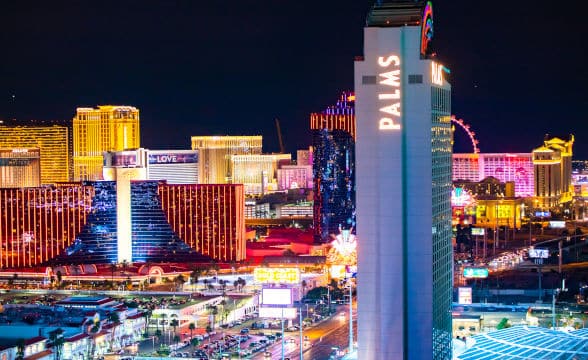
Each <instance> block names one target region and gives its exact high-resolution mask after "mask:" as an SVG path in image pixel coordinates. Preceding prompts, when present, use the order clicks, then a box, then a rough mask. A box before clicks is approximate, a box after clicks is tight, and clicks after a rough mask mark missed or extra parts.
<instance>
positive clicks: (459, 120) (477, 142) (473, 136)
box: [451, 115, 480, 154]
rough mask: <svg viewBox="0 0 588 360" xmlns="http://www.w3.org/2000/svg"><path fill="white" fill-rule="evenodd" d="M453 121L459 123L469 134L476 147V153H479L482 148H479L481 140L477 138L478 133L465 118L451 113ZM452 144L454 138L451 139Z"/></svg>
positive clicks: (453, 128) (473, 145) (453, 129)
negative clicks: (459, 117)
mask: <svg viewBox="0 0 588 360" xmlns="http://www.w3.org/2000/svg"><path fill="white" fill-rule="evenodd" d="M451 122H452V123H453V124H457V125H459V126H460V127H461V128H462V129H463V130H464V131H465V132H466V134H468V136H469V138H470V141H471V142H472V147H473V148H474V154H478V153H479V152H480V149H479V148H478V144H479V141H478V139H476V133H475V132H474V131H472V129H470V126H469V125H468V124H466V123H465V122H464V121H463V119H458V118H456V117H455V115H451ZM451 130H452V131H453V133H455V125H453V126H452V127H451ZM451 145H453V138H452V139H451Z"/></svg>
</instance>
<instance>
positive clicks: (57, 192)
mask: <svg viewBox="0 0 588 360" xmlns="http://www.w3.org/2000/svg"><path fill="white" fill-rule="evenodd" d="M0 244H1V247H0V266H3V267H9V268H18V267H30V266H35V265H39V264H85V263H94V264H109V263H117V262H121V261H127V262H129V263H131V262H207V261H210V259H211V258H213V259H215V260H218V261H240V260H243V259H244V257H245V220H244V193H243V185H168V184H167V183H165V182H161V181H133V180H131V179H130V178H129V177H124V178H123V179H122V180H121V179H117V181H98V182H84V183H69V184H60V185H58V186H50V187H49V186H48V187H40V188H26V189H22V188H21V189H0Z"/></svg>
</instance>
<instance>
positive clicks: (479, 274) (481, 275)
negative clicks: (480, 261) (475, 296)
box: [463, 267, 488, 279]
mask: <svg viewBox="0 0 588 360" xmlns="http://www.w3.org/2000/svg"><path fill="white" fill-rule="evenodd" d="M463 277H464V278H466V279H485V278H487V277H488V269H487V268H474V267H466V268H463Z"/></svg>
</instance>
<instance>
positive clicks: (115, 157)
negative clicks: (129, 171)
mask: <svg viewBox="0 0 588 360" xmlns="http://www.w3.org/2000/svg"><path fill="white" fill-rule="evenodd" d="M137 165H138V162H137V154H136V153H134V152H133V153H132V154H128V153H126V154H125V153H114V154H112V164H111V166H115V167H125V166H137Z"/></svg>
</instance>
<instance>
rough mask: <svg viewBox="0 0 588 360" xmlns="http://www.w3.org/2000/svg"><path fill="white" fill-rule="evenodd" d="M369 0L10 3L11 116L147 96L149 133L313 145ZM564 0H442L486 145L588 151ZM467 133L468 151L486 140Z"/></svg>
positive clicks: (461, 78)
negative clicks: (546, 143)
mask: <svg viewBox="0 0 588 360" xmlns="http://www.w3.org/2000/svg"><path fill="white" fill-rule="evenodd" d="M372 3H373V1H371V0H370V1H366V0H355V1H353V0H337V1H333V0H298V1H293V0H292V1H286V0H283V1H277V0H273V1H270V0H267V1H263V0H255V1H253V0H251V1H232V0H231V1H218V0H217V1H214V0H213V1H207V2H205V1H200V0H193V1H191V0H184V1H171V0H160V1H150V0H138V1H126V0H118V1H107V0H94V1H90V0H87V1H71V2H69V1H17V0H6V1H2V2H1V3H0V119H2V118H4V119H7V118H17V119H20V120H27V119H71V118H72V117H73V115H74V114H75V108H76V107H78V106H92V107H94V106H96V105H98V104H116V105H133V106H137V107H138V108H139V109H140V110H141V131H142V145H143V146H144V147H147V148H151V149H165V148H189V147H190V138H189V137H190V135H216V134H234V135H237V134H259V133H261V134H262V135H263V136H264V150H265V151H266V152H272V151H278V149H279V147H278V143H277V136H276V131H275V126H274V118H276V117H277V118H279V119H280V122H281V126H282V131H283V134H284V141H285V143H286V147H287V150H288V151H295V150H296V149H297V148H303V147H307V146H308V145H309V144H310V137H309V135H310V132H309V130H308V127H309V125H308V124H309V120H308V119H309V113H310V112H312V111H320V110H322V109H323V108H325V107H327V106H328V105H331V104H333V103H334V102H335V101H336V100H337V98H338V97H339V94H340V92H341V91H342V90H351V89H352V88H353V58H354V56H357V55H362V47H363V42H362V41H363V40H362V35H363V30H362V28H363V25H364V24H365V18H366V14H367V12H368V10H369V8H370V6H371V4H372ZM571 5H572V4H571V3H570V5H564V3H557V2H526V1H525V2H522V1H520V2H513V1H500V2H492V1H486V2H479V1H465V0H445V1H437V2H434V13H435V18H434V21H435V23H434V24H435V25H434V26H435V43H434V46H435V48H436V51H437V54H438V59H439V60H440V61H441V62H443V63H444V64H446V65H447V66H448V67H449V68H450V69H451V77H450V79H449V80H450V82H451V83H452V85H453V106H452V108H453V113H454V114H456V115H457V116H458V117H459V118H463V119H464V120H465V121H466V122H467V123H469V124H470V125H471V126H472V128H473V129H474V131H476V133H477V137H478V139H479V141H480V148H481V150H482V152H499V151H501V152H506V151H508V152H530V150H531V149H532V148H533V147H537V146H539V145H540V144H541V141H542V139H543V136H544V134H545V133H551V134H568V133H573V134H575V135H576V145H575V156H574V157H575V158H576V159H578V158H588V145H586V139H587V138H588V126H587V125H586V123H585V122H586V109H587V108H588V100H587V99H588V94H587V91H586V89H587V86H586V83H587V82H588V73H587V71H586V69H587V66H586V65H585V62H586V61H587V60H586V55H587V52H586V46H585V44H586V34H587V32H586V29H585V27H584V24H583V21H582V18H581V14H582V12H581V11H580V9H579V8H577V9H574V8H573V7H572V6H571ZM465 139H466V137H465V135H464V133H463V132H459V133H457V134H456V149H455V150H456V152H467V151H470V149H471V147H470V146H468V143H467V142H466V141H465Z"/></svg>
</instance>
